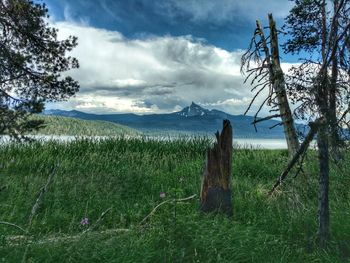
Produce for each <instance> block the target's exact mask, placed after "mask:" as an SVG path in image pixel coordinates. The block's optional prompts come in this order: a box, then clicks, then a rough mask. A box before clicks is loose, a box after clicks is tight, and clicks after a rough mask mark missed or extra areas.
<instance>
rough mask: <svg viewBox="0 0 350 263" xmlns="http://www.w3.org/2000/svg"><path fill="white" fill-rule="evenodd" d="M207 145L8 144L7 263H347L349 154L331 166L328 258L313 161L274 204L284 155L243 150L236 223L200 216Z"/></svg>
mask: <svg viewBox="0 0 350 263" xmlns="http://www.w3.org/2000/svg"><path fill="white" fill-rule="evenodd" d="M209 144H210V142H209V140H206V139H199V138H198V139H191V140H186V139H183V140H176V141H155V140H153V141H152V140H143V139H142V138H138V139H128V140H126V139H123V138H119V139H110V140H103V141H93V140H77V141H72V142H69V143H58V142H46V143H39V142H36V143H35V142H34V143H25V144H17V143H13V144H6V145H2V146H1V147H0V160H1V161H0V189H1V190H0V221H2V222H9V223H12V224H15V225H16V226H11V225H6V224H1V223H0V262H332V263H333V262H350V193H349V187H350V177H349V172H348V171H349V168H350V162H349V161H350V160H349V159H350V156H349V155H347V156H345V160H344V161H343V163H342V164H341V165H333V166H332V167H331V188H330V208H331V228H332V241H331V243H330V244H329V248H328V249H327V250H321V249H318V248H317V246H316V229H317V223H316V221H317V220H316V219H317V185H318V179H317V163H316V157H315V153H314V152H312V151H310V152H309V154H308V156H307V158H306V166H305V167H304V171H305V173H304V174H300V175H299V176H298V177H297V178H295V179H293V180H292V179H291V178H292V176H293V173H292V174H291V178H290V179H289V180H287V181H286V182H285V183H284V184H283V185H282V187H280V188H279V189H278V191H277V192H276V193H275V195H274V196H273V197H268V195H267V193H268V191H269V190H270V189H271V187H272V185H273V183H274V181H275V180H276V178H277V176H278V175H279V174H280V172H281V171H282V169H283V167H284V166H285V165H286V163H287V160H288V155H287V151H285V150H254V149H235V150H234V152H233V174H232V187H233V196H232V200H233V205H234V216H233V218H227V217H225V216H222V215H214V214H211V215H204V214H201V213H200V212H199V196H198V195H199V192H200V184H201V174H202V169H203V163H204V159H205V152H206V149H207V148H208V146H209ZM53 169H54V171H55V172H54V173H55V176H54V177H53V181H52V184H51V185H50V186H49V188H48V191H47V192H46V193H45V194H44V198H43V200H42V202H41V204H40V207H39V209H38V210H37V211H36V213H35V215H34V217H33V220H32V222H31V224H30V223H29V217H30V214H31V210H32V207H33V205H34V204H35V203H36V200H37V198H38V194H39V192H40V189H41V188H42V187H43V186H44V185H45V184H46V182H47V180H48V177H49V176H50V174H52V172H53ZM194 194H196V196H195V197H193V195H194ZM187 197H191V198H189V199H188V200H185V201H174V199H177V200H178V199H182V198H187ZM158 205H160V206H158ZM157 206H158V207H157ZM155 207H157V208H156V210H154V208H155ZM18 227H21V228H22V230H21V229H19V228H18Z"/></svg>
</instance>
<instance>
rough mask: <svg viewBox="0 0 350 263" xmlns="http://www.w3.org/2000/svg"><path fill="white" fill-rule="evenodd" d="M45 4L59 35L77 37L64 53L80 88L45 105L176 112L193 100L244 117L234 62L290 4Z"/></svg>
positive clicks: (243, 88) (272, 0)
mask: <svg viewBox="0 0 350 263" xmlns="http://www.w3.org/2000/svg"><path fill="white" fill-rule="evenodd" d="M38 1H39V2H40V1H41V0H38ZM44 2H45V3H46V4H47V6H48V8H49V14H50V16H51V17H50V24H51V26H53V27H56V28H58V29H59V38H60V39H64V38H66V37H68V36H69V35H74V36H77V37H78V46H77V47H76V48H75V49H74V50H73V51H72V52H71V53H70V54H69V55H72V56H75V57H76V58H78V60H79V62H80V68H79V69H74V70H71V71H70V72H68V73H67V74H68V75H70V76H72V77H73V78H75V79H76V80H78V81H79V83H80V86H81V88H80V91H79V92H78V93H77V94H76V96H75V97H73V98H71V99H69V101H67V102H60V103H54V104H50V105H47V108H48V109H50V108H51V109H52V108H60V109H65V110H72V109H75V110H80V111H84V112H92V113H137V114H151V113H170V112H175V111H179V110H181V109H182V108H183V107H185V106H188V105H189V104H190V103H191V102H192V101H194V102H196V103H197V104H199V105H201V106H203V107H206V108H209V109H214V108H215V109H219V110H223V111H226V112H228V113H231V114H243V113H244V111H245V110H246V108H247V107H248V104H249V102H250V100H251V99H252V97H253V94H252V93H251V92H250V89H251V87H250V86H249V85H248V84H243V80H244V77H243V76H242V75H241V72H240V63H241V56H242V54H243V52H244V50H245V49H246V48H247V47H248V44H249V42H250V39H251V37H252V34H253V32H254V29H255V20H256V19H259V20H261V22H262V23H263V24H265V25H266V17H267V14H268V13H270V12H272V13H273V15H274V17H275V19H276V21H277V25H282V24H283V18H284V17H285V16H286V15H287V14H288V11H289V10H290V8H291V6H292V2H290V1H288V0H244V1H241V0H74V1H72V0H44ZM282 62H283V64H282V66H283V68H285V69H287V68H288V67H290V65H291V64H292V63H294V62H295V61H293V59H292V58H291V57H288V56H282ZM257 106H258V104H257ZM255 109H256V107H253V108H252V112H251V114H254V110H255ZM265 112H267V109H265Z"/></svg>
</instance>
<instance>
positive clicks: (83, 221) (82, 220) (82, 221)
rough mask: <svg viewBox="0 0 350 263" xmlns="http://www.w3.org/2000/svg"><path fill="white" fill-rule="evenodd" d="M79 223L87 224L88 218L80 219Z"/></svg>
mask: <svg viewBox="0 0 350 263" xmlns="http://www.w3.org/2000/svg"><path fill="white" fill-rule="evenodd" d="M80 224H81V225H82V226H86V225H88V224H89V218H87V217H84V218H83V219H81V221H80Z"/></svg>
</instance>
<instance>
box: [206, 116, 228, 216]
mask: <svg viewBox="0 0 350 263" xmlns="http://www.w3.org/2000/svg"><path fill="white" fill-rule="evenodd" d="M216 139H217V142H216V143H215V145H214V147H213V148H211V149H209V150H208V152H207V159H206V164H205V169H204V173H203V181H202V190H201V210H202V211H203V212H205V213H208V212H223V213H226V214H227V215H228V216H232V215H233V211H232V202H231V176H232V127H231V124H230V121H228V120H224V123H223V130H222V132H221V134H219V132H217V133H216Z"/></svg>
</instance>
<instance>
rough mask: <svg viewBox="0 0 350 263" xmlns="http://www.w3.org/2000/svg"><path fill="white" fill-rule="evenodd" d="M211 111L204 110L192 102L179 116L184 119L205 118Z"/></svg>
mask: <svg viewBox="0 0 350 263" xmlns="http://www.w3.org/2000/svg"><path fill="white" fill-rule="evenodd" d="M208 112H209V110H207V109H204V108H202V107H201V106H199V105H198V104H196V103H194V102H192V103H191V105H190V106H187V107H185V108H183V110H182V111H179V112H178V113H177V114H178V115H180V116H184V117H193V116H204V115H206V114H208Z"/></svg>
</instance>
